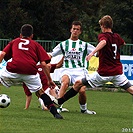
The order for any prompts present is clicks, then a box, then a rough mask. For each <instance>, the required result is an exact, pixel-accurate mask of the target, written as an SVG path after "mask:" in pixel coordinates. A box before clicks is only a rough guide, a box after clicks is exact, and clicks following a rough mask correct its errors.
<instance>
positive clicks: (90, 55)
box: [86, 53, 93, 61]
mask: <svg viewBox="0 0 133 133" xmlns="http://www.w3.org/2000/svg"><path fill="white" fill-rule="evenodd" d="M92 56H93V53H90V54H89V55H88V56H87V57H86V60H87V61H89V60H90V59H91V57H92Z"/></svg>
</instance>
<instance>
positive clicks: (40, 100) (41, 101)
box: [38, 98, 44, 107]
mask: <svg viewBox="0 0 133 133" xmlns="http://www.w3.org/2000/svg"><path fill="white" fill-rule="evenodd" d="M38 101H39V103H40V104H41V107H43V105H44V103H43V100H42V99H41V98H38Z"/></svg>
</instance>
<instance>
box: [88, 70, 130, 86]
mask: <svg viewBox="0 0 133 133" xmlns="http://www.w3.org/2000/svg"><path fill="white" fill-rule="evenodd" d="M86 79H87V81H88V83H89V84H90V85H91V87H93V88H94V87H99V86H103V85H104V84H105V83H107V82H112V83H113V84H114V85H115V86H123V85H125V84H126V83H128V79H127V77H126V76H125V75H124V74H121V75H116V76H100V75H99V74H98V72H94V73H92V74H89V75H87V77H86Z"/></svg>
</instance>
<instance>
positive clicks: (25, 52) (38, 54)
mask: <svg viewBox="0 0 133 133" xmlns="http://www.w3.org/2000/svg"><path fill="white" fill-rule="evenodd" d="M3 51H4V52H6V53H7V56H6V59H10V58H12V61H11V62H8V63H7V67H6V68H7V70H8V71H9V72H12V73H18V74H28V75H35V74H36V73H37V67H36V64H37V63H38V62H39V61H40V62H42V61H45V62H46V63H48V62H50V58H49V56H48V55H47V53H46V51H45V50H44V49H43V47H42V46H41V45H40V44H39V43H37V42H35V41H34V40H32V39H23V38H16V39H14V40H13V41H11V42H9V44H8V45H7V46H6V47H5V48H4V49H3Z"/></svg>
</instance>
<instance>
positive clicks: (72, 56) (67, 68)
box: [51, 21, 96, 114]
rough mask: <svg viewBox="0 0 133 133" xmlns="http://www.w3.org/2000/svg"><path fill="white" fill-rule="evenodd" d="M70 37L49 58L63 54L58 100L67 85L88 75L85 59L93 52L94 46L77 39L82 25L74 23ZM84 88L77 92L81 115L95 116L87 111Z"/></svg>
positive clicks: (92, 112) (78, 22) (77, 22)
mask: <svg viewBox="0 0 133 133" xmlns="http://www.w3.org/2000/svg"><path fill="white" fill-rule="evenodd" d="M70 32H71V36H70V38H69V39H67V40H65V41H63V42H61V43H59V44H58V45H57V46H56V47H55V48H54V49H53V51H52V54H51V56H52V57H55V56H57V55H59V54H63V57H64V62H63V67H62V68H60V69H61V75H60V77H61V80H60V82H61V88H60V90H59V98H60V97H62V96H63V95H64V94H65V92H66V90H67V88H68V87H69V85H73V84H74V83H75V81H76V80H77V79H79V78H81V77H85V75H86V74H88V70H87V69H86V64H87V62H86V60H85V57H86V55H88V54H89V53H91V52H92V51H93V50H94V48H95V47H94V46H93V45H91V44H89V43H87V42H84V41H82V40H80V39H79V35H80V34H81V32H82V23H81V22H80V21H74V22H73V23H72V27H71V29H70ZM85 91H86V86H82V87H81V89H80V90H79V104H80V109H81V113H85V114H96V112H94V111H90V110H88V109H87V98H86V92H85Z"/></svg>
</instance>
